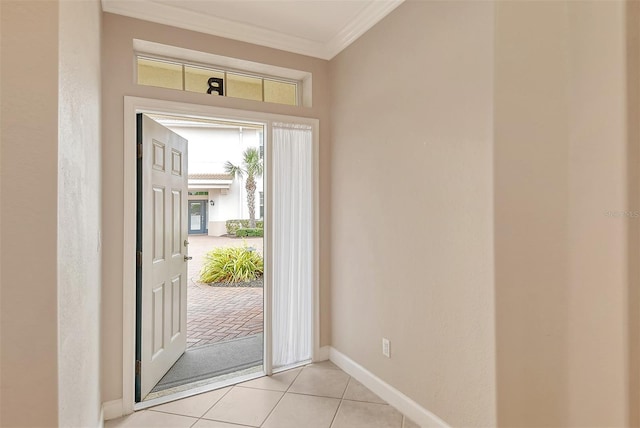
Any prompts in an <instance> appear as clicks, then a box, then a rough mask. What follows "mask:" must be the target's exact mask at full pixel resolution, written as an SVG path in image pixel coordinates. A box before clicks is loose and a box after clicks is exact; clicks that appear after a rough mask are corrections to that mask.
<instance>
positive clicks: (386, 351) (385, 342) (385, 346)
mask: <svg viewBox="0 0 640 428" xmlns="http://www.w3.org/2000/svg"><path fill="white" fill-rule="evenodd" d="M390 351H391V342H389V339H387V338H386V337H383V338H382V355H384V356H385V357H387V358H391V352H390Z"/></svg>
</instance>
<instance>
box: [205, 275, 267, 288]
mask: <svg viewBox="0 0 640 428" xmlns="http://www.w3.org/2000/svg"><path fill="white" fill-rule="evenodd" d="M204 284H206V285H210V286H211V287H262V286H263V285H264V277H262V276H261V277H260V278H258V279H254V280H253V281H248V282H205V283H204Z"/></svg>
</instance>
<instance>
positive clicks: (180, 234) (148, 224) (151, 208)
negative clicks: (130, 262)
mask: <svg viewBox="0 0 640 428" xmlns="http://www.w3.org/2000/svg"><path fill="white" fill-rule="evenodd" d="M142 153H143V156H142V216H143V217H142V225H141V227H142V308H141V309H142V316H141V371H140V397H141V399H144V397H145V396H146V395H147V394H148V393H149V392H150V391H151V389H152V388H153V387H154V386H155V385H156V384H157V383H158V381H159V380H160V379H161V378H162V376H164V375H165V373H166V372H167V371H168V370H169V369H170V368H171V366H172V365H173V364H174V363H175V362H176V360H178V358H180V356H181V355H182V354H183V353H184V351H185V350H186V347H187V282H186V281H187V258H186V257H187V256H186V253H187V251H186V249H187V245H186V244H187V242H186V239H187V195H188V193H187V186H188V183H187V140H185V139H184V138H182V137H180V136H179V135H178V134H176V133H174V132H172V131H170V130H169V129H167V128H165V127H164V126H162V125H160V124H158V123H157V122H155V121H153V120H152V119H150V118H149V117H147V116H145V115H142Z"/></svg>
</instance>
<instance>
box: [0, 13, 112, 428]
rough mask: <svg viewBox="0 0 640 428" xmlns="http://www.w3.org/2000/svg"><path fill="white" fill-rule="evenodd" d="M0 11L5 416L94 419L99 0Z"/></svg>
mask: <svg viewBox="0 0 640 428" xmlns="http://www.w3.org/2000/svg"><path fill="white" fill-rule="evenodd" d="M0 14H1V43H2V45H1V47H0V52H1V75H2V81H1V87H0V94H1V96H2V99H1V102H2V107H1V113H2V116H1V130H0V136H1V141H2V150H1V152H2V164H1V168H0V169H1V170H2V187H1V192H2V193H1V194H2V209H1V218H2V225H1V229H0V230H1V234H2V239H1V240H0V242H1V244H0V245H1V262H0V264H1V265H2V278H1V279H2V302H1V305H2V306H1V309H0V317H1V331H0V339H1V340H2V346H1V361H0V364H1V365H0V375H1V378H0V384H1V388H2V389H1V397H0V425H1V426H7V427H9V426H11V427H17V426H43V427H44V426H56V425H60V426H97V425H98V424H99V423H100V402H101V401H100V396H99V393H100V392H99V382H100V370H99V333H100V328H99V316H98V314H99V311H100V301H99V296H100V295H99V290H100V273H99V260H100V256H99V252H98V246H97V233H98V231H99V211H100V210H99V204H100V197H101V195H100V187H99V172H98V169H97V168H98V165H99V164H100V160H99V156H100V147H99V144H100V143H99V142H100V132H99V119H100V118H99V113H98V108H99V104H100V103H99V96H100V86H99V84H100V82H99V69H100V56H99V46H100V41H99V40H100V39H99V37H100V34H99V28H100V25H99V22H100V4H99V2H97V1H93V2H54V1H2V2H0ZM83 20H86V22H83ZM34 406H36V407H37V408H36V407H34Z"/></svg>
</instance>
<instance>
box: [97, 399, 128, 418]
mask: <svg viewBox="0 0 640 428" xmlns="http://www.w3.org/2000/svg"><path fill="white" fill-rule="evenodd" d="M102 413H103V420H105V421H108V420H111V419H117V418H119V417H121V416H124V408H123V407H122V399H118V400H113V401H107V402H106V403H102Z"/></svg>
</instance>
